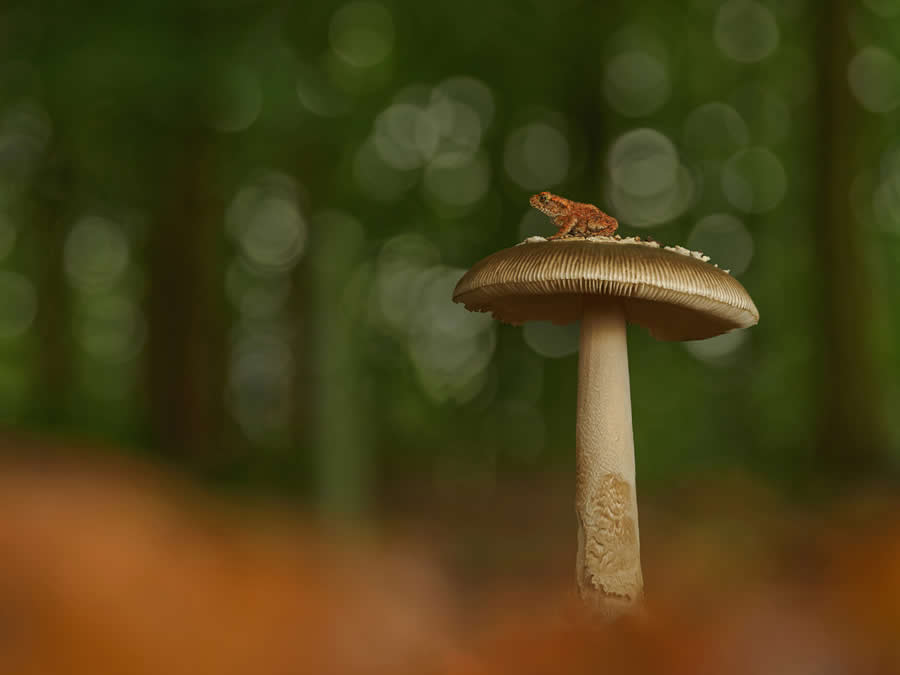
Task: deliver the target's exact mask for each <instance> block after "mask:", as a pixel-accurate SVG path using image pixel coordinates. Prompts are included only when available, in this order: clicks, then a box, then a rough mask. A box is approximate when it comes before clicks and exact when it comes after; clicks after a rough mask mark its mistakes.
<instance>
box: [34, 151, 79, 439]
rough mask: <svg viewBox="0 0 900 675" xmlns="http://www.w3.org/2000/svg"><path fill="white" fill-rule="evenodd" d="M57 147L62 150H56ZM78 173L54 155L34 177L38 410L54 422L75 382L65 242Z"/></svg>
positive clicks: (62, 420)
mask: <svg viewBox="0 0 900 675" xmlns="http://www.w3.org/2000/svg"><path fill="white" fill-rule="evenodd" d="M57 151H58V149H57ZM73 182H74V181H73V177H72V174H71V172H70V171H69V169H68V167H67V166H66V165H65V164H64V161H63V160H62V159H61V158H60V157H58V156H52V153H51V159H50V161H49V163H48V166H47V167H46V169H45V170H44V171H42V172H41V173H40V174H38V176H37V177H36V178H35V180H34V185H35V190H34V194H33V196H32V208H33V211H32V218H31V222H32V223H33V224H34V225H35V236H36V240H37V246H38V250H39V251H40V252H41V253H40V261H41V264H40V265H38V266H37V269H38V277H37V279H36V280H35V282H36V287H37V296H38V312H37V316H36V317H35V325H34V328H35V334H36V336H37V340H38V359H37V373H36V381H35V385H34V392H33V394H32V400H33V401H34V405H33V408H34V410H33V414H34V415H35V416H36V417H37V418H38V420H39V421H40V423H42V424H46V425H48V426H50V427H56V426H59V425H61V424H64V423H65V421H66V416H67V408H68V403H69V395H70V394H71V391H72V387H71V383H72V376H73V372H72V371H73V368H72V339H71V335H72V332H71V303H70V297H69V285H68V282H67V280H66V271H65V270H66V267H65V246H66V235H67V234H68V226H69V225H70V224H71V223H70V220H71V219H72V217H73V214H72V213H71V208H72V206H71V200H72V188H73Z"/></svg>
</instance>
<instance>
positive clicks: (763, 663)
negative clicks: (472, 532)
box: [0, 461, 900, 675]
mask: <svg viewBox="0 0 900 675" xmlns="http://www.w3.org/2000/svg"><path fill="white" fill-rule="evenodd" d="M0 473H2V476H0V551H2V556H0V672H3V673H17V674H19V673H21V674H29V673H35V674H38V673H40V674H41V675H47V674H52V673H66V674H68V675H79V674H80V673H85V674H87V673H91V674H92V675H96V674H98V673H100V674H104V673H111V674H112V673H115V674H116V675H130V674H144V673H147V674H149V673H153V674H162V673H165V674H171V675H177V674H179V673H185V674H187V673H190V674H192V675H198V674H204V673H210V674H213V673H215V674H216V675H222V674H229V673H235V674H238V673H241V674H243V673H246V674H248V675H249V674H253V675H266V674H269V673H272V674H279V675H281V674H290V673H316V674H320V673H325V674H328V673H351V674H355V673H363V674H364V673H392V674H394V673H439V674H447V675H489V674H494V673H497V674H499V673H516V674H535V675H537V674H542V673H548V674H550V673H553V674H556V673H597V672H608V673H653V674H654V675H656V674H658V673H710V674H713V673H715V674H720V673H730V674H734V673H736V674H741V673H773V672H792V673H825V672H829V673H843V672H846V673H854V674H855V673H882V672H894V671H898V672H900V670H898V668H897V665H898V661H897V656H898V653H897V652H898V648H897V644H898V638H897V636H898V635H900V537H898V536H897V535H898V534H900V518H898V517H897V516H896V514H898V513H900V512H898V511H896V510H895V509H893V507H892V506H891V505H889V504H887V503H884V502H879V501H878V500H870V501H869V502H865V503H864V502H858V503H854V505H853V506H852V508H850V507H845V508H843V509H842V510H839V511H835V512H833V513H831V515H830V516H829V517H828V518H824V517H821V518H808V517H807V518H800V517H799V516H798V517H796V518H793V519H789V518H787V517H785V516H784V514H783V513H779V511H778V509H777V508H775V507H773V505H772V504H771V503H761V505H760V506H759V508H754V507H753V506H752V505H749V503H748V500H754V499H755V500H758V501H760V502H765V499H763V498H762V497H760V495H758V494H755V493H754V492H753V490H752V489H748V490H746V491H744V492H743V498H744V500H743V501H741V499H740V498H738V497H737V496H735V494H734V492H733V491H729V490H725V491H721V492H712V493H707V494H706V495H705V496H704V497H702V498H701V497H696V499H697V500H698V503H701V502H703V503H706V504H707V506H708V505H709V503H712V502H715V501H718V502H720V507H721V508H720V510H719V512H718V513H716V518H718V519H719V525H715V524H714V522H713V521H712V520H709V519H707V520H704V521H703V522H702V523H700V524H696V525H693V526H691V527H690V528H687V527H685V526H683V525H679V524H678V521H677V520H676V519H675V518H674V517H669V519H668V520H667V519H666V518H664V517H663V515H661V514H663V510H662V509H659V507H655V508H656V509H657V511H658V512H657V511H654V507H651V508H650V509H649V510H648V517H646V518H645V520H644V528H643V529H645V530H647V535H646V542H647V543H646V546H645V573H646V577H647V579H648V585H647V586H648V590H647V593H648V604H647V606H646V607H645V611H644V612H643V613H642V614H641V615H640V616H635V617H633V618H629V619H626V620H622V621H619V622H618V623H616V624H613V625H597V624H596V623H592V622H591V621H590V620H588V619H587V618H586V617H583V616H580V615H579V612H578V610H577V609H576V608H575V607H574V606H573V605H572V602H571V597H572V596H571V594H570V593H568V592H567V591H565V590H562V591H561V590H559V589H561V588H566V587H567V585H568V580H565V581H563V582H561V583H559V584H548V585H547V587H545V588H522V589H521V590H515V589H510V588H504V589H502V592H501V591H500V590H496V591H478V592H477V597H473V592H472V591H471V589H469V590H468V591H467V592H466V593H463V592H462V589H461V588H460V585H459V584H458V583H454V582H453V580H452V575H449V574H447V573H446V572H444V571H442V569H443V568H442V567H441V566H440V565H438V564H437V563H436V562H434V560H433V559H432V556H431V554H430V553H429V552H428V550H423V549H422V548H421V547H413V546H410V545H409V544H408V543H406V544H401V543H398V542H396V541H395V542H394V543H393V544H384V543H382V544H378V545H377V544H376V543H374V542H373V541H371V540H370V539H371V537H368V538H367V539H369V540H367V541H363V538H364V537H363V535H362V534H356V535H353V536H350V535H347V534H344V535H342V536H338V535H335V534H333V533H327V532H324V531H322V530H321V528H319V529H316V528H314V527H312V526H310V525H308V524H302V523H299V522H298V519H297V518H296V517H292V516H288V515H285V514H284V513H275V512H261V511H259V510H257V511H254V512H250V511H249V510H241V511H238V510H237V509H235V508H233V507H231V508H226V507H225V506H223V505H221V504H218V505H217V504H214V503H212V502H211V500H209V499H206V498H201V497H197V496H196V495H194V496H191V495H189V491H187V490H185V489H184V488H183V487H182V488H178V487H177V486H176V485H175V484H174V483H168V482H165V481H162V480H159V479H156V478H153V479H151V478H147V477H146V472H145V471H144V470H143V469H141V470H139V471H136V470H135V469H134V468H129V469H123V468H121V467H118V468H111V467H103V468H98V467H96V466H95V467H94V468H83V467H78V466H76V465H75V464H74V463H72V462H48V461H45V462H43V463H27V464H26V463H21V462H6V463H5V465H4V466H3V467H2V472H0ZM692 494H694V495H696V494H698V493H697V492H696V491H693V492H692ZM681 503H682V506H684V502H683V500H682V502H681ZM723 514H730V515H727V517H726V516H723ZM748 514H752V515H748ZM890 514H894V516H893V518H892V519H890V520H889V519H888V518H889V516H890ZM775 516H777V518H776V517H775ZM723 518H725V520H724V521H723V520H722V519H723ZM728 518H731V520H728ZM726 521H727V522H726ZM826 521H827V526H826V524H825V522H826ZM653 522H656V523H661V524H660V525H657V526H656V527H657V529H656V530H653V529H652V528H653V527H654V526H653V525H652V523H653ZM723 522H724V523H725V524H724V525H722V523H723ZM860 522H867V523H869V525H867V526H860V524H859V523H860ZM735 524H739V530H740V531H737V530H735ZM519 534H521V530H520V531H519ZM497 536H498V537H503V536H510V535H508V534H507V535H504V534H503V533H502V532H498V533H497ZM351 539H353V540H354V543H353V544H352V545H351V544H350V543H349V541H350V540H351Z"/></svg>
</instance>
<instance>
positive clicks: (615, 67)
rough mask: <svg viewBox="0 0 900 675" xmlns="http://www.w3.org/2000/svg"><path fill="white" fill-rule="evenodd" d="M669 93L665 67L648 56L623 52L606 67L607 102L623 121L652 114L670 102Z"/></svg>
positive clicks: (669, 87)
mask: <svg viewBox="0 0 900 675" xmlns="http://www.w3.org/2000/svg"><path fill="white" fill-rule="evenodd" d="M671 91H672V85H671V80H670V78H669V72H668V69H667V68H666V65H665V64H664V63H663V62H661V61H660V60H659V59H657V58H655V57H654V56H652V55H651V54H649V53H647V52H644V51H626V52H622V53H621V54H617V55H616V56H615V57H613V58H612V60H611V61H610V62H609V63H608V64H607V65H606V73H605V78H604V94H605V96H606V101H607V103H609V105H610V107H611V108H613V109H614V110H616V111H617V112H619V113H620V114H622V115H624V116H626V117H642V116H644V115H649V114H651V113H653V112H655V111H656V110H658V109H659V108H660V107H662V106H663V104H665V102H666V101H667V100H668V99H669V95H670V94H671Z"/></svg>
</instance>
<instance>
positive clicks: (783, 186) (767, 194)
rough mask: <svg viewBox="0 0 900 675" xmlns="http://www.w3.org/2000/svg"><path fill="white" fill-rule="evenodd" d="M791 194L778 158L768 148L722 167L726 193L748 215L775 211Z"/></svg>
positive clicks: (742, 154)
mask: <svg viewBox="0 0 900 675" xmlns="http://www.w3.org/2000/svg"><path fill="white" fill-rule="evenodd" d="M786 191H787V174H786V173H785V170H784V166H783V165H782V164H781V161H780V160H779V159H778V157H777V156H776V155H775V154H774V153H773V152H772V151H771V150H768V149H767V148H750V149H748V150H744V151H742V152H739V153H737V154H736V155H735V156H734V157H732V158H731V159H730V160H728V162H726V164H725V166H723V167H722V192H723V193H724V194H725V198H726V199H728V201H729V203H730V204H732V205H733V206H734V207H736V208H738V209H740V210H741V211H744V212H745V213H765V212H766V211H771V210H772V209H774V208H775V207H776V206H778V204H779V203H780V202H781V200H782V199H783V198H784V195H785V192H786Z"/></svg>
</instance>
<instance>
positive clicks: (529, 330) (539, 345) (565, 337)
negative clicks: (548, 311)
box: [522, 321, 581, 359]
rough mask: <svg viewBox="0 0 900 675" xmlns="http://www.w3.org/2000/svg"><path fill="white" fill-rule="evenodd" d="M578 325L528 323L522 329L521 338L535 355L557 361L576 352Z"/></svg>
mask: <svg viewBox="0 0 900 675" xmlns="http://www.w3.org/2000/svg"><path fill="white" fill-rule="evenodd" d="M580 326H581V324H579V323H577V322H576V323H572V324H569V325H567V326H556V325H554V324H552V323H550V322H549V321H529V322H528V323H526V324H525V325H524V326H523V327H522V338H523V339H524V340H525V344H527V345H528V346H529V347H531V349H533V350H534V352H535V353H536V354H540V355H541V356H544V357H546V358H550V359H558V358H562V357H564V356H569V355H571V354H574V353H575V352H577V351H578V341H579V337H580Z"/></svg>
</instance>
